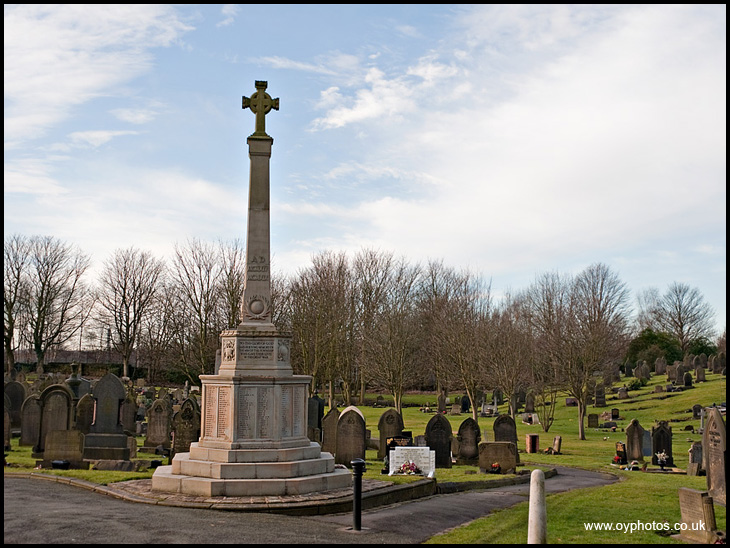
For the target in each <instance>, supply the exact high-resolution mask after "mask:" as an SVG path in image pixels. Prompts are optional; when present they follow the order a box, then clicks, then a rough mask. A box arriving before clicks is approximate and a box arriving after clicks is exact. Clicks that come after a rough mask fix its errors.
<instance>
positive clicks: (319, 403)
mask: <svg viewBox="0 0 730 548" xmlns="http://www.w3.org/2000/svg"><path fill="white" fill-rule="evenodd" d="M307 409H308V413H307V437H308V438H309V439H310V440H312V441H316V442H317V443H322V418H323V417H324V400H323V399H322V398H320V397H319V396H318V395H317V393H316V392H315V393H314V395H313V396H312V397H311V398H309V401H308V403H307Z"/></svg>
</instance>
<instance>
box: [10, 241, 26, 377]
mask: <svg viewBox="0 0 730 548" xmlns="http://www.w3.org/2000/svg"><path fill="white" fill-rule="evenodd" d="M29 250H30V241H29V240H28V238H27V237H26V236H21V235H20V234H15V235H13V236H10V237H9V238H6V239H5V250H4V262H3V272H4V278H3V282H4V283H3V305H4V330H3V337H4V343H5V370H6V371H7V372H8V373H9V372H10V371H11V370H12V369H13V368H14V367H15V349H16V348H17V347H18V341H19V337H18V333H17V330H18V327H20V325H19V322H20V321H21V318H22V313H23V312H22V311H23V307H24V306H27V304H28V302H27V298H28V295H27V293H28V266H29V260H30V253H29Z"/></svg>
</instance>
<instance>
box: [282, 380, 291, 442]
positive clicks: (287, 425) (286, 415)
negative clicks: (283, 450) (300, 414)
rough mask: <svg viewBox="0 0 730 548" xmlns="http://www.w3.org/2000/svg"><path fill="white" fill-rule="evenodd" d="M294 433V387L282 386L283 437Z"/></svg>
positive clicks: (288, 436)
mask: <svg viewBox="0 0 730 548" xmlns="http://www.w3.org/2000/svg"><path fill="white" fill-rule="evenodd" d="M291 435H292V387H291V386H282V387H281V437H282V438H290V437H291Z"/></svg>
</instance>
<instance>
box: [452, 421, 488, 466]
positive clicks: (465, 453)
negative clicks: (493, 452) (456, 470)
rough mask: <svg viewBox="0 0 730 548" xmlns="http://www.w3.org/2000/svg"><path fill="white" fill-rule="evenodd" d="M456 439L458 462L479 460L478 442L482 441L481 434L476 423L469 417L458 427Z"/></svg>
mask: <svg viewBox="0 0 730 548" xmlns="http://www.w3.org/2000/svg"><path fill="white" fill-rule="evenodd" d="M456 439H457V440H458V441H459V455H458V457H457V458H458V459H459V460H460V461H467V462H468V461H476V460H477V459H478V458H479V442H480V441H482V433H481V430H480V429H479V425H478V424H477V421H475V420H474V419H472V418H471V417H469V418H468V419H465V420H464V421H463V422H462V423H461V425H459V431H458V434H457V437H456Z"/></svg>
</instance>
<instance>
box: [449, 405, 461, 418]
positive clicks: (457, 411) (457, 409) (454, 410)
mask: <svg viewBox="0 0 730 548" xmlns="http://www.w3.org/2000/svg"><path fill="white" fill-rule="evenodd" d="M449 414H450V415H461V404H460V403H452V404H451V413H449Z"/></svg>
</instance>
